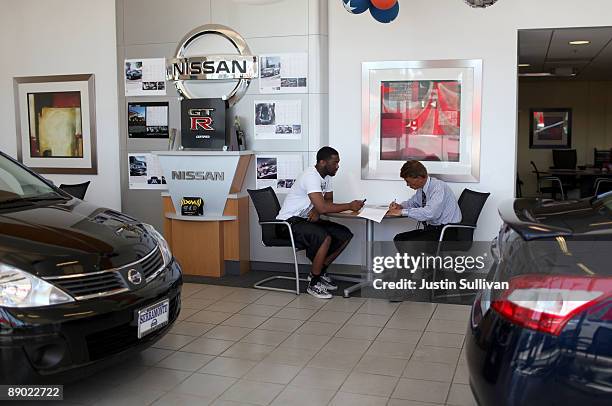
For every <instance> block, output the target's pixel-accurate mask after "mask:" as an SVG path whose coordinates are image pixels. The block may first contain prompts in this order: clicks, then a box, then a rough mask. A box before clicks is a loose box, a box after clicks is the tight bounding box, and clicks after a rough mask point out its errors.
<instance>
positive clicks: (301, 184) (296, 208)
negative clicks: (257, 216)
mask: <svg viewBox="0 0 612 406" xmlns="http://www.w3.org/2000/svg"><path fill="white" fill-rule="evenodd" d="M331 191H332V181H331V176H329V175H328V176H326V177H325V179H323V178H322V177H321V175H319V172H317V170H316V169H315V168H314V167H310V168H308V169H306V170H305V171H304V172H303V173H302V174H301V175H300V176H299V177H298V178H297V179H296V181H295V183H294V184H293V186H292V187H291V190H289V194H288V195H287V197H286V198H285V201H284V202H283V206H282V207H281V209H280V212H279V213H278V216H276V218H277V219H278V220H287V219H288V218H290V217H294V216H298V217H303V218H307V217H308V213H310V210H312V208H313V205H312V202H311V201H310V198H309V197H308V194H309V193H316V192H320V193H323V196H325V193H326V192H331Z"/></svg>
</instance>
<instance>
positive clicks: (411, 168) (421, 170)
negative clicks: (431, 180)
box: [400, 161, 427, 179]
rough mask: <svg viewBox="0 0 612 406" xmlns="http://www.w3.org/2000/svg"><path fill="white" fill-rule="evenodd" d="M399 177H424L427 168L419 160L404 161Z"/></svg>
mask: <svg viewBox="0 0 612 406" xmlns="http://www.w3.org/2000/svg"><path fill="white" fill-rule="evenodd" d="M400 177H401V178H402V179H406V178H426V177H427V169H426V168H425V166H424V165H423V164H422V163H420V162H419V161H406V163H405V164H404V165H403V166H402V169H401V170H400Z"/></svg>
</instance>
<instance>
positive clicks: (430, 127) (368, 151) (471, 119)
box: [361, 60, 482, 182]
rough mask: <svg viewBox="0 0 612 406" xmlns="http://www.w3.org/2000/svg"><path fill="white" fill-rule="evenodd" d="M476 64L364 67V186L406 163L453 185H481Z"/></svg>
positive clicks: (479, 82) (479, 65)
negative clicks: (413, 163)
mask: <svg viewBox="0 0 612 406" xmlns="http://www.w3.org/2000/svg"><path fill="white" fill-rule="evenodd" d="M481 89H482V60H442V61H390V62H364V63H363V64H362V92H363V94H362V140H361V142H362V154H361V175H362V176H361V177H362V179H384V180H398V179H399V172H400V168H401V167H402V165H403V164H404V162H405V161H408V160H418V161H422V162H423V164H424V165H425V167H426V168H427V171H428V172H429V173H430V174H431V175H434V176H436V177H438V178H440V179H443V180H446V181H451V182H478V181H479V179H480V113H481V91H482V90H481Z"/></svg>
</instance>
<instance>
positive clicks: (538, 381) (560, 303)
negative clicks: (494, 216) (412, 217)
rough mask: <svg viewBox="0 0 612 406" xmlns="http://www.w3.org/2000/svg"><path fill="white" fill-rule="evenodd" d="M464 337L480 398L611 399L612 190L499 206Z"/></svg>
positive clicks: (523, 403)
mask: <svg viewBox="0 0 612 406" xmlns="http://www.w3.org/2000/svg"><path fill="white" fill-rule="evenodd" d="M500 215H501V217H502V219H503V221H504V224H503V226H502V228H501V230H500V233H499V236H498V237H497V238H496V239H495V240H494V242H493V246H492V253H493V257H494V259H495V263H494V265H493V268H492V269H491V272H490V273H489V275H488V279H489V280H492V281H498V282H505V283H507V288H506V289H500V290H497V291H490V290H484V291H481V292H479V293H478V295H477V296H476V300H475V302H474V304H473V306H472V312H471V320H470V326H469V327H468V332H467V337H466V344H465V345H466V356H467V361H468V367H469V373H470V386H471V388H472V392H473V393H474V397H475V398H476V400H477V402H478V404H479V405H480V406H531V405H533V406H547V405H550V406H553V405H554V406H563V405H579V406H604V405H606V406H610V405H612V277H611V276H612V195H610V194H609V193H608V194H606V195H604V196H600V197H598V198H590V199H584V200H578V201H567V202H546V201H540V200H536V199H516V200H513V201H510V202H507V203H506V204H505V205H503V206H502V207H501V208H500Z"/></svg>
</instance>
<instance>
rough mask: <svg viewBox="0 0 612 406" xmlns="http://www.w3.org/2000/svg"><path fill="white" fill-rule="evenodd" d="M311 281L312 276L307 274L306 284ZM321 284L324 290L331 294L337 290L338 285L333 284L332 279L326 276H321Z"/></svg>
mask: <svg viewBox="0 0 612 406" xmlns="http://www.w3.org/2000/svg"><path fill="white" fill-rule="evenodd" d="M311 279H312V274H311V273H309V274H308V282H310V280H311ZM321 283H322V284H323V286H325V289H326V290H328V291H331V292H333V291H334V290H338V285H336V284H335V283H334V281H333V280H332V278H330V277H329V275H328V274H326V273H325V274H321Z"/></svg>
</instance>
